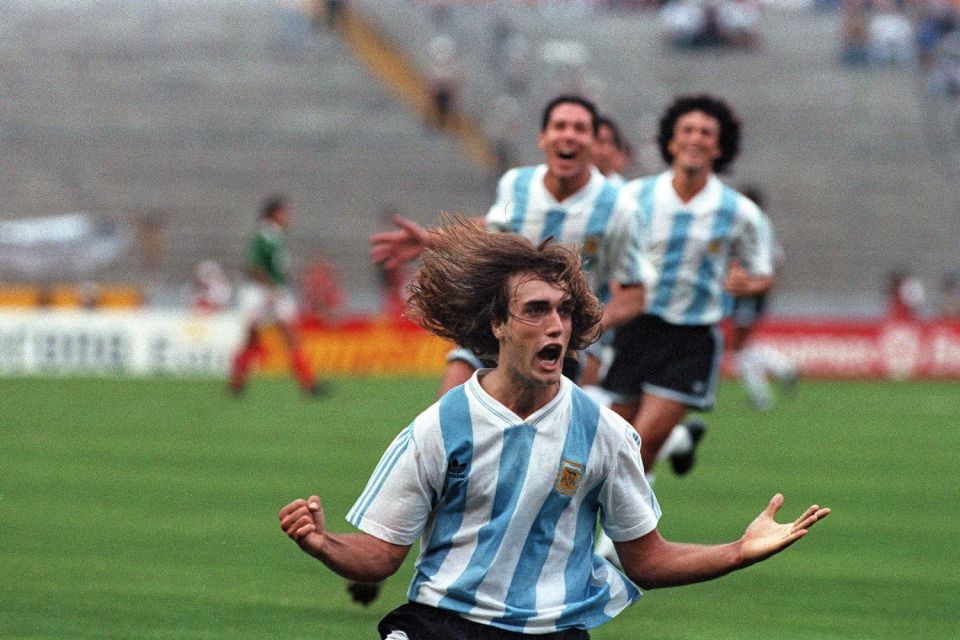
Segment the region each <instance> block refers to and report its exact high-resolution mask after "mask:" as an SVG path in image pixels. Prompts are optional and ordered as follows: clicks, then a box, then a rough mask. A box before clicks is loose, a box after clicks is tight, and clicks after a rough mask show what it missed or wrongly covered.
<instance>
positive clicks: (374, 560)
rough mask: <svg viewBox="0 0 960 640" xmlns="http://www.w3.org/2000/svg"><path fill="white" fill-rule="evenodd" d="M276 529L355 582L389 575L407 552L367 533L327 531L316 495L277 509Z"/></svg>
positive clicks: (378, 579)
mask: <svg viewBox="0 0 960 640" xmlns="http://www.w3.org/2000/svg"><path fill="white" fill-rule="evenodd" d="M280 528H281V529H283V532H284V533H286V534H287V536H289V537H290V539H291V540H293V541H294V542H296V543H297V544H298V545H299V546H300V548H301V549H302V550H303V551H304V552H305V553H308V554H309V555H311V556H313V557H314V558H316V559H317V560H319V561H320V562H322V563H323V564H325V565H327V567H329V568H330V570H331V571H333V572H334V573H337V574H339V575H341V576H343V577H344V578H347V579H348V580H354V581H356V582H380V581H381V580H383V579H385V578H387V577H389V576H391V575H393V574H394V573H395V572H396V571H397V569H399V568H400V565H401V564H402V563H403V559H404V558H405V557H406V556H407V552H408V551H410V546H409V545H407V546H401V545H396V544H391V543H389V542H386V541H385V540H381V539H380V538H376V537H374V536H371V535H370V534H367V533H346V534H336V533H331V532H329V531H327V530H326V529H325V527H324V516H323V507H322V506H321V504H320V498H318V497H317V496H310V498H309V499H307V500H303V499H300V500H294V501H293V502H291V503H290V504H288V505H287V506H285V507H284V508H283V509H281V510H280Z"/></svg>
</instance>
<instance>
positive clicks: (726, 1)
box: [660, 0, 761, 48]
mask: <svg viewBox="0 0 960 640" xmlns="http://www.w3.org/2000/svg"><path fill="white" fill-rule="evenodd" d="M760 15H761V6H760V3H759V2H758V0H672V1H671V2H669V3H667V4H666V5H664V7H663V9H661V10H660V22H661V24H662V25H663V28H664V30H665V32H666V35H667V40H668V41H669V42H670V43H672V44H674V45H678V46H685V47H704V46H715V45H722V46H730V47H745V48H750V47H754V46H756V45H757V44H759V41H760Z"/></svg>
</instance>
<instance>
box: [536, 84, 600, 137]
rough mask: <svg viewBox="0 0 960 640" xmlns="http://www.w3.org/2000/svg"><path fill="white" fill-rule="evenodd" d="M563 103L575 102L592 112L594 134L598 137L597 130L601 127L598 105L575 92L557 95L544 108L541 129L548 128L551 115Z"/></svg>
mask: <svg viewBox="0 0 960 640" xmlns="http://www.w3.org/2000/svg"><path fill="white" fill-rule="evenodd" d="M562 104H575V105H579V106H581V107H583V108H584V109H586V110H587V111H589V112H590V123H591V124H592V125H593V135H594V137H596V135H597V130H598V129H599V127H600V122H599V121H600V116H599V115H598V114H597V106H596V105H595V104H593V103H592V102H590V101H589V100H587V99H586V98H584V97H583V96H578V95H574V94H566V95H562V96H557V97H556V98H554V99H553V100H551V101H550V102H549V103H547V106H545V107H544V108H543V114H542V115H541V116H540V131H546V130H547V124H549V122H550V116H551V115H552V114H553V110H554V109H556V108H557V107H559V106H560V105H562Z"/></svg>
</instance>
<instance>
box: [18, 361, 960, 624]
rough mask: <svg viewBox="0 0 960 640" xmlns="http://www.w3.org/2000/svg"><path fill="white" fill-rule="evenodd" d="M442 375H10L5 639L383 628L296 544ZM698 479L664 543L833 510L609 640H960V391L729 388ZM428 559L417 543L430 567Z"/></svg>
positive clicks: (396, 594)
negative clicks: (305, 382) (231, 383)
mask: <svg viewBox="0 0 960 640" xmlns="http://www.w3.org/2000/svg"><path fill="white" fill-rule="evenodd" d="M434 390H435V381H433V380H417V379H402V380H401V379H390V380H362V379H356V380H345V379H344V380H337V381H336V392H335V395H334V396H333V397H331V398H329V399H325V400H320V401H312V400H307V399H304V398H302V397H301V396H300V395H299V394H298V393H297V391H296V389H295V387H294V385H293V383H291V382H288V381H286V380H272V379H270V380H256V381H255V382H254V384H253V385H252V387H251V389H250V392H249V393H248V395H247V396H246V397H245V398H243V399H241V400H239V401H238V400H234V399H232V398H230V397H229V396H227V395H226V394H224V393H223V383H222V382H221V381H180V380H167V379H152V380H97V379H5V380H0V407H2V416H3V417H2V426H0V437H2V440H0V576H2V577H0V637H3V638H157V639H159V638H169V639H184V638H198V639H200V638H202V639H220V638H223V639H226V638H230V639H236V638H258V639H259V638H284V639H285V640H291V639H294V638H330V639H337V640H344V639H346V640H353V639H357V638H375V637H376V632H375V627H376V622H377V620H379V618H380V617H381V616H382V615H383V614H384V613H385V612H387V611H388V610H389V609H391V608H393V607H394V606H396V605H398V604H399V603H401V602H402V601H403V599H404V594H405V591H406V587H407V582H408V580H409V577H410V575H411V570H410V566H409V565H408V566H405V567H404V568H403V569H401V571H400V573H399V575H398V576H396V577H395V578H394V579H392V580H391V581H390V582H389V583H388V586H387V587H386V588H385V590H384V593H383V595H382V596H381V598H380V599H379V600H378V601H377V602H375V603H374V604H373V605H371V606H370V607H369V608H366V609H364V608H361V607H359V606H357V605H354V604H353V603H352V602H350V600H349V598H348V596H347V594H346V593H345V591H344V588H343V584H344V583H343V581H342V580H341V579H339V578H338V577H336V576H334V575H333V574H332V573H330V572H329V571H327V570H326V569H325V568H323V567H322V566H321V565H320V564H319V563H317V562H316V561H314V560H312V559H311V558H308V557H307V556H305V555H304V554H302V553H301V552H300V551H299V550H298V549H297V548H296V546H295V545H294V544H293V543H292V542H290V541H289V540H288V539H287V538H286V537H285V536H284V535H283V533H282V532H281V531H280V529H279V527H278V525H277V511H278V509H279V508H280V507H281V506H282V505H284V504H285V503H286V502H288V501H289V500H291V499H293V498H296V497H300V496H304V497H305V496H307V495H309V493H311V492H317V493H319V494H320V495H321V496H322V497H323V498H324V504H325V508H326V511H327V517H328V522H329V526H330V528H332V529H335V530H340V531H347V530H349V529H350V527H349V525H347V524H346V523H345V522H344V520H343V516H344V515H345V513H346V511H347V509H348V508H349V507H350V505H351V504H352V502H353V500H354V499H355V498H356V496H357V495H358V494H359V493H360V491H361V490H362V488H363V485H364V483H365V481H366V478H367V475H368V474H369V473H370V471H371V470H372V468H373V466H374V464H375V463H376V461H377V459H378V458H379V455H380V453H381V451H382V450H383V449H384V448H385V446H386V445H387V443H388V442H389V441H390V440H391V438H392V436H393V435H394V433H395V432H397V431H398V430H399V429H401V428H403V427H404V426H406V425H407V424H408V423H409V421H410V420H411V419H412V418H413V416H414V415H415V414H416V413H417V412H418V411H419V410H420V409H422V408H423V407H425V406H426V404H427V403H428V402H429V401H430V399H431V398H432V397H433V393H434ZM708 421H709V424H710V431H709V432H708V434H707V437H706V438H705V440H704V442H703V444H702V447H701V454H700V459H699V464H698V466H697V468H696V469H695V470H694V471H693V473H691V475H689V476H687V477H686V478H682V479H678V478H675V477H673V476H672V475H671V474H670V473H669V471H667V470H666V468H664V469H662V470H661V473H660V477H659V478H658V480H657V486H656V489H657V495H658V497H659V499H660V503H661V505H662V507H663V511H664V515H663V519H662V520H661V525H660V528H661V531H662V532H663V533H664V535H665V536H666V537H668V538H671V539H676V540H685V541H698V542H720V541H725V540H728V539H732V538H734V537H736V536H738V535H739V534H740V532H741V531H742V529H743V527H744V526H746V524H747V523H748V522H749V521H750V520H751V519H752V518H753V517H754V516H755V515H756V513H758V512H759V511H760V509H762V508H763V506H764V505H765V504H766V501H767V499H768V498H769V497H770V496H771V495H772V494H773V493H774V492H776V491H782V492H783V493H784V494H785V495H786V497H787V503H786V506H785V508H784V512H783V514H782V517H781V520H785V519H792V518H793V517H795V515H796V514H797V512H799V511H800V510H801V509H802V508H803V507H805V506H806V505H808V504H809V503H811V502H819V503H821V504H825V505H829V506H830V507H832V508H833V510H834V513H833V515H831V517H830V518H828V519H827V520H826V521H825V522H823V523H821V524H819V525H818V526H817V527H816V528H815V529H814V530H813V531H812V532H811V534H810V536H809V537H807V538H806V539H804V540H802V541H800V542H799V543H798V544H797V545H796V546H795V547H794V548H792V549H790V550H789V551H788V552H787V553H786V554H785V555H782V556H779V557H777V558H774V559H773V560H771V561H769V562H767V563H765V564H762V565H758V566H755V567H751V568H749V569H747V570H745V571H742V572H739V573H736V574H733V575H731V576H727V577H725V578H722V579H720V580H718V581H714V582H710V583H706V584H701V585H696V586H690V587H681V588H676V589H665V590H659V591H652V592H649V593H647V594H646V595H645V596H644V598H643V599H642V600H641V601H640V602H639V603H638V604H637V605H635V606H634V607H632V608H631V609H629V610H628V611H626V612H625V613H624V614H623V615H621V616H620V617H619V618H617V619H616V620H615V621H614V622H612V623H610V624H608V625H606V626H604V627H601V628H599V629H597V630H595V631H594V632H593V633H592V637H594V638H597V639H599V640H603V639H614V638H617V639H624V638H626V639H630V638H638V639H644V640H646V639H654V638H655V639H660V640H662V639H671V638H757V639H760V638H762V639H764V640H767V639H769V638H897V639H901V638H905V637H908V638H924V639H926V638H954V637H958V636H957V634H958V629H960V604H958V602H960V601H958V594H960V567H958V564H960V563H958V562H957V559H956V558H957V553H956V546H957V540H958V539H960V480H958V478H960V475H958V465H960V428H958V427H960V386H958V385H957V384H947V383H937V384H934V383H928V384H892V383H891V384H881V383H840V382H805V383H804V384H803V385H802V386H801V388H800V390H799V394H798V395H797V396H796V397H794V398H786V399H783V400H782V401H781V402H780V404H779V405H778V406H777V407H776V409H775V410H774V411H773V412H771V413H769V414H765V415H760V414H757V413H754V412H752V411H751V410H749V409H748V408H747V405H746V402H745V400H744V398H743V395H742V393H741V391H740V389H739V388H738V387H736V386H734V385H732V384H729V383H726V384H725V386H724V387H722V388H721V390H720V403H719V405H718V406H717V408H716V410H715V411H714V412H713V413H712V414H710V415H709V416H708ZM411 557H412V554H411Z"/></svg>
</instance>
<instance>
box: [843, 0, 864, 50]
mask: <svg viewBox="0 0 960 640" xmlns="http://www.w3.org/2000/svg"><path fill="white" fill-rule="evenodd" d="M840 24H841V27H840V29H841V30H840V60H841V61H842V62H844V63H846V64H864V63H866V62H867V0H842V2H841V3H840Z"/></svg>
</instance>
